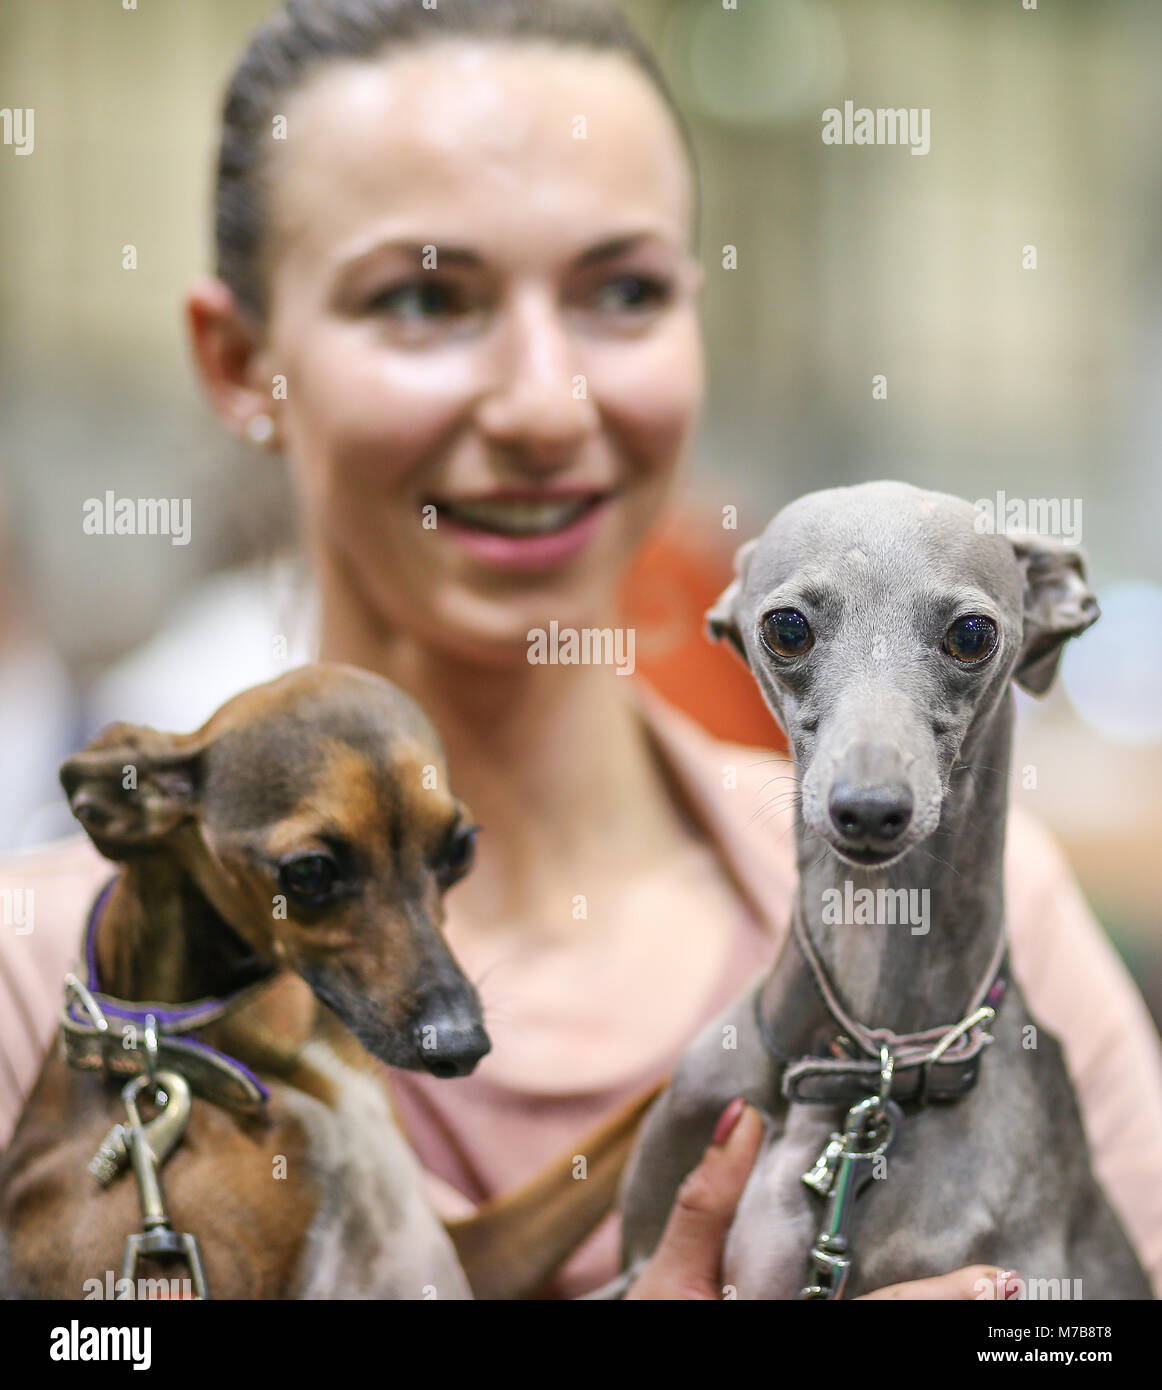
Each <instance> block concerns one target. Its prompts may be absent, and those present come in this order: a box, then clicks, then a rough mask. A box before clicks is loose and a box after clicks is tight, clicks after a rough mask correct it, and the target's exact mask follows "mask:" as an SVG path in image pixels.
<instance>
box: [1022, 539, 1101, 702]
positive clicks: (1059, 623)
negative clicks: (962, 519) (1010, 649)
mask: <svg viewBox="0 0 1162 1390" xmlns="http://www.w3.org/2000/svg"><path fill="white" fill-rule="evenodd" d="M1009 540H1010V541H1011V542H1012V545H1013V550H1014V551H1015V553H1016V556H1017V559H1018V560H1019V561H1020V564H1021V568H1022V570H1023V572H1024V575H1025V637H1024V642H1023V643H1022V645H1021V655H1020V656H1019V657H1018V658H1017V665H1016V669H1015V670H1014V672H1013V675H1014V677H1015V679H1016V681H1017V684H1018V685H1020V686H1021V687H1022V688H1023V689H1025V690H1027V691H1028V692H1029V693H1030V694H1031V695H1044V694H1045V692H1046V691H1047V690H1048V689H1049V687H1050V686H1051V685H1052V684H1053V678H1054V676H1056V674H1057V663H1058V662H1059V661H1060V660H1061V650H1062V648H1063V647H1064V646H1065V643H1066V642H1067V641H1068V640H1069V639H1070V638H1071V637H1080V636H1081V634H1082V633H1083V632H1084V631H1085V630H1086V628H1087V627H1090V626H1091V625H1092V624H1093V623H1096V622H1097V620H1098V618H1099V617H1100V616H1101V609H1100V608H1099V607H1098V606H1097V599H1096V598H1095V597H1094V595H1093V593H1092V591H1091V590H1090V587H1089V585H1088V584H1087V583H1086V578H1085V561H1084V559H1083V558H1082V555H1081V552H1080V551H1079V550H1077V549H1075V548H1073V547H1067V546H1065V545H1062V543H1061V542H1060V541H1056V540H1051V539H1049V538H1048V537H1047V536H1032V535H1014V534H1010V536H1009Z"/></svg>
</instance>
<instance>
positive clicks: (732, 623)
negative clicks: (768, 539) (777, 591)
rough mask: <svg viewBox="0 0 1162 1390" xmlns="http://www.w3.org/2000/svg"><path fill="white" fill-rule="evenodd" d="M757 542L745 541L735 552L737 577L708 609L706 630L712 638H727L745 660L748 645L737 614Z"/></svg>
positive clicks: (718, 640)
mask: <svg viewBox="0 0 1162 1390" xmlns="http://www.w3.org/2000/svg"><path fill="white" fill-rule="evenodd" d="M757 544H758V540H757V539H755V540H751V541H745V542H744V543H743V544H742V545H740V546H739V548H738V549H737V550H736V551H735V552H734V574H735V578H734V579H733V580H732V581H731V582H730V583H729V584H728V585H727V586H726V588H725V589H723V591H722V593H720V594H719V595H718V598H717V600H716V601H715V603H714V606H713V608H710V609H708V610H707V613H706V631H707V632H708V633H709V634H710V638H711V640H712V641H714V642H721V641H722V639H723V638H726V640H727V641H728V642H729V643H730V645H731V646H732V647H733V648H734V650H735V651H736V652H737V653H738V654H739V656H741V657H742V659H743V661H746V647H745V645H744V644H743V640H742V632H741V631H740V630H739V626H738V619H737V617H736V616H735V614H736V610H737V607H738V601H739V599H740V598H741V597H742V591H743V589H744V588H745V587H746V572H747V569H748V567H749V565H750V557H751V553H752V551H753V550H754V548H755V546H756V545H757Z"/></svg>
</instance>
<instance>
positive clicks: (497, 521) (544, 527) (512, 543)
mask: <svg viewBox="0 0 1162 1390" xmlns="http://www.w3.org/2000/svg"><path fill="white" fill-rule="evenodd" d="M610 500H611V499H610V494H608V493H592V492H590V493H572V494H567V495H561V494H557V495H554V496H549V497H545V496H539V497H529V496H506V495H502V494H497V495H494V496H491V497H478V498H465V499H461V500H457V501H448V502H437V503H436V508H437V523H436V525H437V530H438V531H443V532H444V533H445V534H446V535H447V536H449V537H450V538H451V539H452V540H453V541H455V543H456V544H457V545H459V546H460V547H461V549H462V550H464V551H466V552H467V553H468V554H469V555H471V556H472V557H473V559H476V560H479V561H481V562H482V563H484V564H487V565H492V566H494V567H496V568H498V569H509V570H526V571H532V570H549V569H554V568H556V567H557V566H558V565H562V564H565V563H566V562H567V561H569V560H571V559H572V558H573V557H574V556H575V555H577V554H579V553H580V552H581V551H582V550H584V548H585V547H586V546H587V545H588V544H589V542H590V540H592V538H593V536H594V534H595V532H596V531H597V529H598V527H599V526H600V525H601V519H602V517H603V516H604V515H605V513H606V511H607V509H608V504H609V502H610Z"/></svg>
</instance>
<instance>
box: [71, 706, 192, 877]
mask: <svg viewBox="0 0 1162 1390" xmlns="http://www.w3.org/2000/svg"><path fill="white" fill-rule="evenodd" d="M204 751H205V750H204V748H203V746H202V745H201V744H200V743H194V742H192V741H191V740H190V736H189V735H180V734H164V733H161V732H159V731H158V730H157V729H148V728H144V727H141V726H139V725H135V724H111V725H110V726H109V727H108V728H107V729H105V730H103V731H102V732H101V733H100V734H98V735H97V737H96V738H95V739H93V741H92V742H91V743H89V744H88V745H87V746H86V747H85V748H82V749H81V751H80V752H79V753H74V754H73V756H72V757H71V758H69V759H67V760H66V761H65V762H64V763H62V764H61V769H60V779H61V785H62V786H63V787H64V789H65V795H66V796H67V797H68V799H69V809H70V810H71V811H72V813H73V815H74V816H76V818H77V819H78V820H79V821H80V823H81V824H82V825H83V826H84V828H85V830H86V832H87V833H88V835H89V838H90V839H91V840H92V841H93V843H94V844H95V845H96V847H97V848H98V849H99V850H100V851H101V853H102V854H103V855H105V857H106V858H107V859H125V858H128V857H130V856H132V855H134V854H138V853H141V852H142V851H143V850H148V849H151V848H154V847H155V846H157V845H159V844H160V843H161V842H162V841H163V840H165V839H166V837H167V836H169V835H170V834H172V833H173V831H175V830H176V829H177V828H178V827H179V826H180V825H182V824H183V823H184V822H185V821H187V820H188V819H190V817H191V816H193V815H195V814H196V797H197V793H198V788H199V783H200V780H201V775H200V773H201V768H200V760H201V756H202V753H203V752H204Z"/></svg>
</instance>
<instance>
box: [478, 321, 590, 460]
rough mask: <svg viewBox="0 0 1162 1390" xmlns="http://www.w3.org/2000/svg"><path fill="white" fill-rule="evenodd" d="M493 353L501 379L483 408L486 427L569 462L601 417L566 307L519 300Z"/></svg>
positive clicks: (500, 438) (523, 447)
mask: <svg viewBox="0 0 1162 1390" xmlns="http://www.w3.org/2000/svg"><path fill="white" fill-rule="evenodd" d="M493 352H494V353H495V358H494V360H493V362H492V363H491V364H490V367H491V372H490V376H491V381H492V383H493V384H492V386H491V389H490V390H488V392H487V393H486V394H485V396H484V398H483V399H482V401H481V404H480V408H479V411H478V421H479V424H480V427H481V429H482V430H483V431H484V433H485V434H486V435H487V436H488V437H489V439H490V440H492V441H493V442H494V443H496V444H500V445H503V446H505V447H507V448H511V449H514V450H518V451H521V452H522V453H525V454H527V455H528V457H530V458H531V459H533V460H537V459H543V460H544V461H545V462H547V463H549V464H553V463H559V462H562V461H566V460H567V456H568V455H569V454H570V453H571V451H572V450H573V449H575V448H576V446H577V445H578V444H580V443H581V442H582V441H583V440H584V439H585V438H586V437H587V436H588V435H590V434H592V433H593V432H594V430H595V429H596V427H597V422H598V415H597V410H596V407H595V405H594V403H593V401H592V400H591V399H590V390H589V382H588V380H587V379H586V377H585V375H584V374H583V373H582V372H581V370H580V367H579V364H578V362H577V360H576V353H575V350H574V344H573V342H572V339H571V336H570V333H569V329H568V325H567V324H566V323H565V322H564V319H563V316H562V312H561V310H560V308H559V307H558V306H557V305H556V304H554V303H552V302H551V300H550V299H549V298H548V297H547V296H545V295H540V294H538V295H527V296H524V297H523V298H522V299H521V300H520V301H519V302H516V303H513V304H512V305H511V306H510V307H509V309H508V311H507V312H506V314H505V317H504V322H503V326H502V327H501V330H500V333H499V335H498V337H497V338H496V339H494V340H493Z"/></svg>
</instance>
